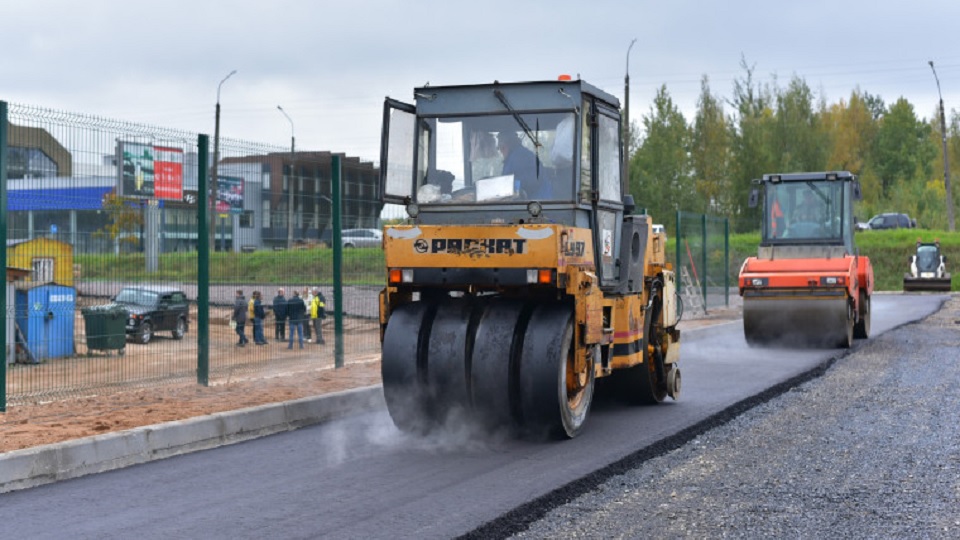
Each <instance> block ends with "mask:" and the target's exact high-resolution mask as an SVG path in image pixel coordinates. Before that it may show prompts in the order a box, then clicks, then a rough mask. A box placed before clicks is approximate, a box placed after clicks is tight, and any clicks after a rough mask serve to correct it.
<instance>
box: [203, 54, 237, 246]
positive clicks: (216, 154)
mask: <svg viewBox="0 0 960 540" xmlns="http://www.w3.org/2000/svg"><path fill="white" fill-rule="evenodd" d="M236 72H237V70H233V71H231V72H230V73H228V74H227V76H226V77H224V78H223V80H221V81H220V84H218V85H217V115H216V123H215V126H214V128H213V170H212V171H211V173H210V193H211V197H212V198H213V208H211V209H210V245H211V246H213V248H214V249H216V247H217V196H218V195H219V193H220V192H219V189H220V188H219V186H217V164H219V163H220V87H222V86H223V83H225V82H227V79H229V78H230V77H232V76H233V74H234V73H236ZM204 165H206V164H204ZM208 200H209V198H208Z"/></svg>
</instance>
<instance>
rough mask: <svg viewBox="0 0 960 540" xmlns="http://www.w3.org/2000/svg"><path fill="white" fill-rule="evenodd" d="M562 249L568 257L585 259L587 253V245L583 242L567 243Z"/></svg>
mask: <svg viewBox="0 0 960 540" xmlns="http://www.w3.org/2000/svg"><path fill="white" fill-rule="evenodd" d="M562 247H563V254H564V256H566V257H583V254H584V253H586V251H587V244H586V242H583V241H576V242H565V243H564V244H563V246H562Z"/></svg>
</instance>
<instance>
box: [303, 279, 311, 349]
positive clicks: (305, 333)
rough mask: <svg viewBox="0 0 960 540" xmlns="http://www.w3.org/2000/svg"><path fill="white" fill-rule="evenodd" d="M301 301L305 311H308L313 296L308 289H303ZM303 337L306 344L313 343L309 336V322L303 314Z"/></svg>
mask: <svg viewBox="0 0 960 540" xmlns="http://www.w3.org/2000/svg"><path fill="white" fill-rule="evenodd" d="M301 300H303V305H305V306H306V307H307V309H310V304H311V303H312V302H313V294H312V293H311V292H310V287H304V288H303V295H302V296H301ZM303 337H304V339H306V340H307V343H313V340H312V339H311V336H310V321H309V320H307V316H306V314H304V317H303Z"/></svg>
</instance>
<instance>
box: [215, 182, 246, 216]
mask: <svg viewBox="0 0 960 540" xmlns="http://www.w3.org/2000/svg"><path fill="white" fill-rule="evenodd" d="M216 212H217V213H218V214H226V213H228V212H229V213H231V214H242V213H243V178H240V177H239V176H218V177H217V209H216Z"/></svg>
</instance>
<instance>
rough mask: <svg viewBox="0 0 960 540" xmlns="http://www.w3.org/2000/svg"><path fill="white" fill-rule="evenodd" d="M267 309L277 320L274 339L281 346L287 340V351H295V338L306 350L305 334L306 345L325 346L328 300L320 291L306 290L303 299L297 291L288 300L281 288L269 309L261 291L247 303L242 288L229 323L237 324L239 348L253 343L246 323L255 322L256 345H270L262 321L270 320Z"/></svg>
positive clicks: (254, 294) (239, 290)
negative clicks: (248, 335) (324, 328)
mask: <svg viewBox="0 0 960 540" xmlns="http://www.w3.org/2000/svg"><path fill="white" fill-rule="evenodd" d="M268 309H271V310H272V311H273V316H274V318H275V323H274V339H275V340H276V341H278V342H281V343H282V342H283V341H287V348H288V349H292V348H293V342H294V335H296V337H297V342H298V344H299V345H300V348H301V349H302V348H303V340H304V335H306V340H307V343H313V342H315V343H316V344H317V345H323V344H325V343H326V342H325V341H324V339H323V319H326V318H327V311H326V298H324V296H323V293H322V292H320V289H319V288H314V289H313V290H310V289H309V288H304V289H303V295H302V296H301V294H300V291H298V290H296V289H294V290H293V295H292V296H290V297H289V298H287V297H286V296H285V291H284V290H283V289H279V290H278V291H277V296H275V297H274V298H273V304H272V305H271V306H269V307H267V306H265V305H264V302H263V296H262V294H261V293H260V291H253V295H252V296H251V297H250V300H249V301H248V300H247V299H246V297H245V296H244V295H243V289H237V296H236V298H235V299H234V304H233V314H232V315H231V316H230V320H231V321H232V322H233V323H234V324H235V325H236V332H237V337H238V338H239V339H238V341H237V347H246V345H247V343H249V342H250V341H249V340H248V339H247V335H246V325H247V321H252V322H253V342H254V344H256V345H266V344H267V339H266V337H264V333H263V321H264V319H266V317H267V310H268ZM288 321H289V326H290V332H289V339H288V338H287V336H286V334H287V322H288ZM311 326H312V328H311ZM311 330H312V332H311ZM311 333H312V334H313V335H312V336H311Z"/></svg>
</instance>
